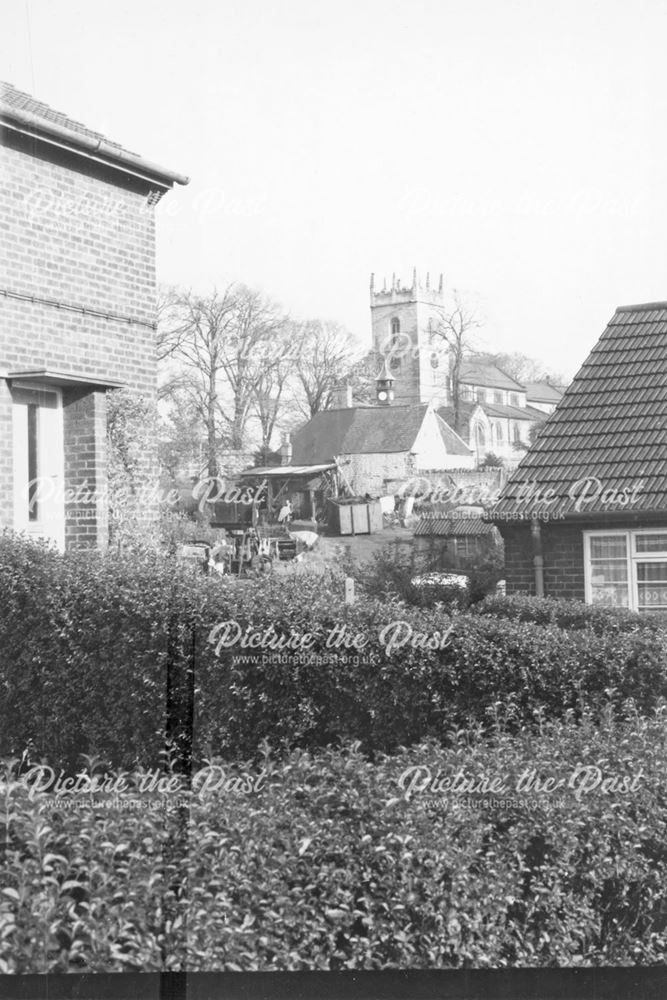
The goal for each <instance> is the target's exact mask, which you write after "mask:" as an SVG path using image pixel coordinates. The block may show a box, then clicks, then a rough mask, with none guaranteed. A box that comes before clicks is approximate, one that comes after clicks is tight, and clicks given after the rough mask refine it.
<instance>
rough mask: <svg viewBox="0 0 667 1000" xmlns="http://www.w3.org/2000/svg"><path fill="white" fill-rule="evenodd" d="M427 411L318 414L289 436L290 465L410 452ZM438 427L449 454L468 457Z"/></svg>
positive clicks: (358, 409) (366, 409) (368, 409)
mask: <svg viewBox="0 0 667 1000" xmlns="http://www.w3.org/2000/svg"><path fill="white" fill-rule="evenodd" d="M427 410H428V404H427V403H420V404H418V405H414V406H410V405H404V406H401V405H394V406H352V407H342V408H340V409H335V410H322V411H320V413H316V414H315V416H314V417H311V419H310V420H309V421H308V422H307V423H306V424H303V426H301V427H299V428H298V429H297V430H296V431H294V433H293V434H292V449H293V451H292V461H293V462H294V464H295V465H302V464H303V465H307V464H312V463H314V462H331V461H333V459H334V458H336V457H337V456H338V455H377V454H387V453H391V452H410V451H412V450H413V447H414V444H415V441H416V439H417V435H418V434H419V431H420V430H421V426H422V424H423V423H424V417H425V416H426V411H427ZM438 426H439V427H440V433H441V435H442V437H443V441H444V443H445V446H446V448H447V451H448V452H449V453H450V454H455V455H469V454H470V451H469V449H468V448H467V447H466V446H465V444H464V442H463V441H462V440H461V438H459V436H458V435H457V434H454V432H453V430H452V429H451V427H448V426H447V425H446V424H445V423H444V422H443V421H440V422H439V425H438Z"/></svg>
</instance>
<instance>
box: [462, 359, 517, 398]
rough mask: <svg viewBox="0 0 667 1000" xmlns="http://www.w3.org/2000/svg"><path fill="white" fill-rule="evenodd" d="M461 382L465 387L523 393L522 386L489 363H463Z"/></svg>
mask: <svg viewBox="0 0 667 1000" xmlns="http://www.w3.org/2000/svg"><path fill="white" fill-rule="evenodd" d="M459 379H460V381H461V382H464V383H466V384H467V385H482V386H485V387H487V388H489V389H509V390H510V391H514V392H524V391H525V390H524V386H523V385H522V384H521V383H520V382H517V381H516V379H513V378H510V376H509V375H507V374H506V373H505V372H504V371H502V369H501V368H498V366H497V365H494V364H492V363H491V362H490V361H475V359H474V358H471V359H470V360H469V361H463V362H462V364H461V373H460V376H459Z"/></svg>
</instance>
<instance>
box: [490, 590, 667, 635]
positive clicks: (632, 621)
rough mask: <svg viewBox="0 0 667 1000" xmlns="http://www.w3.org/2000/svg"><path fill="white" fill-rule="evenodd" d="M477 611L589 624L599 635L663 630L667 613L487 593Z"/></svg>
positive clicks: (527, 619) (559, 623)
mask: <svg viewBox="0 0 667 1000" xmlns="http://www.w3.org/2000/svg"><path fill="white" fill-rule="evenodd" d="M473 610H474V613H475V614H480V615H488V616H491V617H494V618H509V619H511V620H512V621H522V622H533V623H534V624H536V625H557V626H558V627H559V628H567V629H582V628H589V629H592V630H593V631H594V632H596V633H597V634H598V635H601V634H604V633H608V632H637V631H641V632H652V633H657V634H660V633H663V632H664V631H665V629H666V628H667V615H665V614H654V615H639V614H637V613H635V612H633V611H630V610H628V609H627V608H616V607H608V606H606V605H591V604H583V603H582V602H581V601H576V600H563V599H556V598H553V597H526V596H523V595H520V594H513V595H511V596H507V597H496V596H492V597H486V598H485V599H484V600H483V601H480V602H479V603H478V604H476V605H475V607H474V609H473Z"/></svg>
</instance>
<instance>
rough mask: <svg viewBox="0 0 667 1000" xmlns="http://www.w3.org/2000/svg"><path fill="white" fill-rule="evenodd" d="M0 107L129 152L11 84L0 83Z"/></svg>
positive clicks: (127, 151)
mask: <svg viewBox="0 0 667 1000" xmlns="http://www.w3.org/2000/svg"><path fill="white" fill-rule="evenodd" d="M0 105H2V107H3V110H4V109H5V108H6V109H7V110H9V109H13V110H14V111H26V112H28V113H29V114H31V115H34V116H35V117H36V118H41V119H42V120H43V121H45V122H52V123H53V124H54V125H60V126H62V127H63V128H66V129H69V130H70V131H71V132H78V134H79V135H85V136H87V137H88V138H89V139H97V140H98V141H100V142H106V143H108V145H109V146H114V147H115V148H116V149H119V150H122V151H123V152H124V153H130V150H129V149H125V147H124V146H121V145H120V143H118V142H113V141H112V140H111V139H107V137H106V136H104V135H102V133H101V132H95V131H94V130H93V129H90V128H88V127H87V125H82V124H81V122H78V121H75V119H74V118H70V117H69V115H66V114H64V113H63V112H62V111H56V110H55V108H51V107H49V105H48V104H45V103H44V101H38V100H37V98H35V97H33V96H32V95H31V94H26V93H25V92H24V91H22V90H17V89H16V87H14V86H13V85H12V84H11V83H0ZM130 155H131V156H138V155H139V154H138V153H131V154H130Z"/></svg>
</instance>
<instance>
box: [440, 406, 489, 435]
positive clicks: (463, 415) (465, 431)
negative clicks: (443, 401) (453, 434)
mask: <svg viewBox="0 0 667 1000" xmlns="http://www.w3.org/2000/svg"><path fill="white" fill-rule="evenodd" d="M479 405H480V404H479V403H470V402H468V401H467V400H464V399H462V400H461V401H460V403H459V430H458V433H459V434H460V435H461V437H462V438H463V440H464V441H467V440H468V438H469V436H470V418H471V416H472V415H473V413H474V412H475V410H476V409H477V407H478V406H479ZM438 416H439V417H440V419H441V420H443V421H444V422H445V423H446V424H447V426H448V427H452V428H453V427H454V407H453V406H440V407H438Z"/></svg>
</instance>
